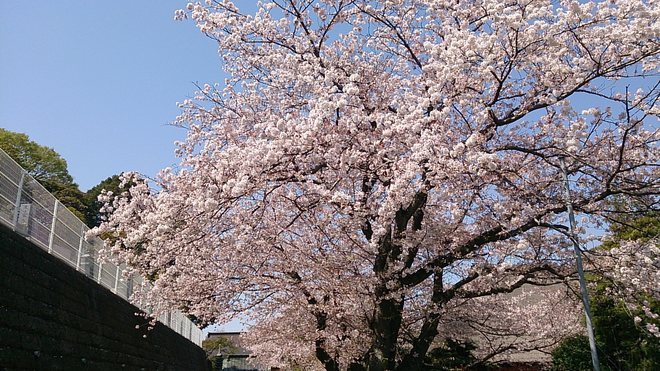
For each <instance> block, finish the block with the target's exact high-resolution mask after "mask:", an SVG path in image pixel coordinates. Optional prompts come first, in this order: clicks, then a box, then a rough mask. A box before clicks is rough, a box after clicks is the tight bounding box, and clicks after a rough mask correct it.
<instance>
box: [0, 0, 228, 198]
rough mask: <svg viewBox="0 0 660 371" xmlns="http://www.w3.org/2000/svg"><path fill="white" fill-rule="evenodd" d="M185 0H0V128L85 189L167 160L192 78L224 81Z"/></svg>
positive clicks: (147, 170)
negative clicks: (180, 18) (40, 151)
mask: <svg viewBox="0 0 660 371" xmlns="http://www.w3.org/2000/svg"><path fill="white" fill-rule="evenodd" d="M185 5H186V1H185V0H137V1H128V0H121V1H85V0H75V1H74V0H58V1H53V0H32V1H19V0H2V1H0V127H2V128H5V129H8V130H12V131H17V132H22V133H26V134H27V135H28V136H29V137H30V138H31V139H32V140H34V141H36V142H37V143H39V144H42V145H46V146H49V147H52V148H54V149H55V150H56V151H57V152H59V153H60V154H61V155H62V157H64V159H66V160H67V162H68V165H69V172H70V173H71V175H72V176H73V177H74V179H75V181H76V182H77V183H78V184H79V185H80V188H81V189H82V190H83V191H84V190H87V189H89V188H90V187H93V186H94V185H96V184H98V183H99V182H100V181H101V180H103V179H105V178H107V177H109V176H111V175H113V174H117V173H120V172H122V171H127V170H135V171H139V172H141V173H144V174H147V175H155V174H156V172H157V171H158V170H159V169H161V168H163V167H165V166H169V165H172V164H174V163H176V162H177V161H176V158H175V157H174V155H173V153H174V145H173V143H174V141H175V140H177V139H182V138H183V137H184V135H185V132H184V131H183V129H180V128H176V127H173V126H170V125H169V123H170V122H171V121H172V120H173V119H174V118H175V117H176V115H177V114H178V112H179V110H178V108H177V107H176V102H178V101H182V100H184V99H185V98H188V97H190V96H191V95H192V93H193V92H194V90H195V86H194V85H193V83H194V82H200V83H204V82H221V81H222V80H223V79H224V75H223V72H222V70H221V65H220V59H219V57H218V54H217V48H216V46H215V43H214V42H213V40H211V39H209V38H207V37H205V36H204V35H203V34H202V33H200V32H199V31H198V30H197V29H196V27H195V25H194V23H193V22H192V21H184V22H177V21H174V20H173V17H174V11H175V10H176V9H179V8H183V7H185Z"/></svg>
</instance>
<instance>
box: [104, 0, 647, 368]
mask: <svg viewBox="0 0 660 371" xmlns="http://www.w3.org/2000/svg"><path fill="white" fill-rule="evenodd" d="M241 4H242V3H241ZM238 6H239V4H238V3H237V4H233V3H231V2H230V1H226V0H222V1H208V2H206V3H205V4H200V3H194V4H189V5H188V6H187V7H186V9H184V10H181V11H178V12H177V13H176V17H177V18H180V19H183V18H190V19H192V20H193V21H194V22H195V23H196V24H197V26H198V27H199V29H200V30H201V31H202V32H204V33H205V34H206V35H207V36H209V37H211V38H213V39H215V40H217V42H218V47H219V53H220V56H221V57H222V60H223V66H224V68H225V70H226V72H227V74H228V76H229V77H228V78H227V79H226V80H225V81H223V82H222V83H219V84H212V85H211V84H207V85H202V86H200V91H198V92H197V93H196V95H195V97H194V98H193V99H190V100H186V101H184V102H182V103H181V104H180V107H181V109H182V113H181V115H180V116H179V117H178V118H177V120H176V124H177V125H180V126H182V127H185V128H187V130H188V137H187V139H186V140H185V141H183V142H181V143H178V146H177V153H178V154H179V156H180V158H181V164H180V166H179V167H178V168H176V169H166V170H163V171H162V172H161V173H160V175H159V176H158V179H157V180H156V184H154V185H153V187H152V189H150V188H149V186H148V184H147V183H144V182H137V184H138V185H137V186H136V187H134V188H133V189H132V190H131V191H130V194H131V198H130V199H117V200H115V201H114V203H113V205H111V206H112V207H113V208H114V212H113V213H112V215H111V216H110V218H109V220H108V221H107V222H106V223H104V224H103V225H102V226H101V227H100V228H99V229H97V231H96V232H97V233H99V234H103V235H104V236H106V237H108V236H112V238H108V239H107V244H108V245H109V246H108V247H109V248H110V249H112V251H115V252H116V253H117V256H118V257H119V258H121V259H123V260H126V261H128V262H129V263H130V264H131V265H132V266H134V267H135V268H136V269H137V270H138V271H140V272H141V273H142V274H143V275H144V276H146V277H148V278H149V279H151V280H153V283H154V290H153V291H152V293H151V297H150V298H149V300H150V301H151V303H152V304H153V305H154V307H158V306H162V307H165V306H169V307H176V308H181V309H183V310H185V311H188V312H189V313H191V314H192V315H195V316H197V317H198V318H201V319H204V320H208V321H224V320H228V319H230V318H233V317H234V316H237V315H241V316H243V318H247V319H248V322H249V323H251V324H252V327H251V329H250V332H249V333H248V335H247V340H249V341H250V342H251V344H252V346H253V349H254V350H255V352H256V354H257V355H260V356H263V357H266V358H268V359H267V362H271V364H274V365H275V364H282V365H286V364H298V365H301V366H302V367H303V368H305V369H315V368H320V369H326V370H339V369H349V368H350V369H351V370H364V369H369V370H395V369H398V370H404V369H405V370H411V369H421V368H422V366H423V365H422V363H423V362H424V355H425V354H427V352H428V351H429V349H431V348H433V347H434V341H437V339H443V338H445V337H454V338H465V337H472V338H477V337H479V334H482V335H483V334H486V333H490V332H489V331H491V329H489V328H492V330H496V333H497V334H499V335H500V337H499V340H497V341H495V340H493V341H492V342H490V343H489V342H481V343H480V345H481V347H480V350H479V352H480V354H481V355H482V356H483V357H491V356H493V354H496V353H499V352H507V351H511V350H516V349H518V350H521V349H547V347H550V346H552V345H553V344H555V343H556V340H557V339H558V338H559V337H562V336H565V335H566V334H567V333H569V332H571V331H575V329H576V328H577V327H578V324H579V318H578V317H577V315H578V314H576V311H575V306H574V303H573V302H572V301H571V300H568V299H567V298H566V296H565V295H561V293H562V292H563V291H562V290H559V291H553V292H545V291H544V290H539V291H538V292H539V294H538V295H537V296H536V298H535V299H533V300H531V299H529V300H527V299H524V298H523V297H521V296H518V295H517V294H516V293H513V294H510V293H511V292H512V291H514V290H516V289H518V288H522V287H525V288H527V287H531V286H548V285H552V284H555V283H558V282H565V281H566V280H569V281H570V280H571V279H572V277H574V261H573V253H572V250H571V248H570V246H571V245H570V243H569V241H568V239H567V237H566V235H567V227H566V225H567V223H566V220H565V218H564V217H565V215H564V213H565V211H566V200H565V199H564V198H563V195H564V192H563V189H562V182H561V179H562V178H561V171H560V166H559V162H560V159H561V158H564V159H565V161H566V163H567V166H568V171H569V173H570V174H569V178H570V181H571V187H572V188H573V189H572V197H573V200H571V201H572V203H573V206H574V208H575V210H576V212H577V213H579V214H580V216H581V217H584V218H586V222H587V223H588V224H590V225H601V223H604V222H606V221H607V219H608V216H609V213H610V212H611V211H612V210H611V207H610V205H611V204H610V202H609V201H610V199H611V198H613V197H616V198H617V199H618V200H635V204H636V205H640V204H641V205H654V202H655V201H654V200H655V197H657V192H658V185H659V184H658V179H660V172H659V171H658V167H657V160H658V152H657V141H658V139H660V135H659V134H660V133H659V132H658V121H657V114H658V76H657V72H658V71H657V67H658V51H659V48H660V43H659V36H660V26H659V23H658V17H659V16H660V6H659V4H658V2H657V1H655V0H649V1H646V0H644V1H642V0H625V1H605V2H600V3H592V2H585V3H582V2H578V1H550V0H547V1H545V0H525V1H517V0H511V1H501V0H468V1H442V0H426V1H425V0H391V1H380V2H375V1H367V0H352V1H349V0H344V1H340V0H323V1H297V0H289V1H287V0H281V1H264V2H263V3H260V4H259V5H257V6H256V9H251V10H250V11H243V10H241V9H240V8H239V7H238ZM154 189H155V190H154ZM649 207H651V206H649ZM626 279H627V278H626ZM630 282H632V281H630ZM541 293H543V294H541ZM530 300H531V301H530ZM549 309H552V310H549ZM512 339H513V340H515V344H509V343H507V342H509V341H513V340H512Z"/></svg>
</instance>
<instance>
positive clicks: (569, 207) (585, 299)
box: [559, 157, 600, 371]
mask: <svg viewBox="0 0 660 371" xmlns="http://www.w3.org/2000/svg"><path fill="white" fill-rule="evenodd" d="M559 165H560V166H561V173H562V175H563V178H564V191H565V194H566V211H568V221H569V227H568V228H569V233H570V236H571V240H572V241H573V250H575V261H576V264H577V271H578V278H579V280H580V292H581V293H582V304H583V305H584V314H585V315H586V317H587V335H588V336H589V347H590V348H591V362H592V363H593V365H594V371H600V363H599V362H598V352H597V350H596V339H595V338H594V329H593V324H592V322H591V308H590V306H589V293H588V292H587V282H586V281H585V279H584V269H583V268H582V252H581V251H580V244H579V243H578V238H577V234H576V233H575V229H576V227H577V224H576V223H575V215H574V214H573V203H572V201H571V188H570V184H569V182H568V173H567V171H566V163H565V162H564V158H563V157H560V158H559Z"/></svg>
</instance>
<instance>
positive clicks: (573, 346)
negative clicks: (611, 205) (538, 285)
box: [552, 214, 660, 371]
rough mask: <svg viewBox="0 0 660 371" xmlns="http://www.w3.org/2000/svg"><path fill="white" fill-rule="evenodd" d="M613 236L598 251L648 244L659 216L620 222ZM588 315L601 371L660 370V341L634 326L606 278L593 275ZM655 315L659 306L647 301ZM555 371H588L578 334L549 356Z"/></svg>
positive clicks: (584, 344) (584, 348)
mask: <svg viewBox="0 0 660 371" xmlns="http://www.w3.org/2000/svg"><path fill="white" fill-rule="evenodd" d="M611 231H612V232H613V237H614V238H612V239H611V240H608V241H606V242H604V243H603V244H602V245H601V247H600V248H601V249H604V250H610V249H613V248H615V247H618V246H619V243H620V241H625V240H641V241H644V242H646V241H649V240H651V239H652V238H656V237H657V236H658V235H659V234H660V216H659V215H658V214H648V215H645V216H642V217H639V218H637V219H633V220H628V221H621V223H619V224H617V225H615V226H613V227H611ZM588 280H589V281H590V282H591V283H592V287H593V289H592V290H591V298H590V299H591V312H592V316H593V322H594V330H595V337H596V344H597V347H598V351H599V358H600V362H601V368H602V369H603V370H644V371H646V370H649V371H650V370H660V342H658V339H657V338H655V337H654V336H653V335H651V334H649V333H648V332H646V331H644V329H642V328H640V327H639V326H638V325H636V324H635V321H634V320H633V317H634V316H644V314H643V313H632V312H631V310H630V308H628V307H627V306H626V305H625V304H624V303H623V302H622V301H621V300H619V299H617V298H615V297H613V296H611V295H609V294H608V292H609V291H610V289H611V286H612V283H611V282H609V281H608V280H607V279H606V278H605V277H603V276H600V275H596V274H592V275H590V276H589V277H588ZM647 301H648V302H649V303H650V305H651V307H653V308H654V312H657V310H655V309H657V308H658V307H659V306H660V303H658V301H657V300H653V299H652V298H647ZM552 356H553V367H554V369H555V370H565V371H580V370H591V368H592V366H591V355H590V351H589V342H588V340H587V338H586V337H585V336H582V335H578V336H575V337H571V338H568V339H566V340H564V341H563V342H562V343H561V344H560V346H559V347H557V348H556V349H555V351H554V352H553V353H552Z"/></svg>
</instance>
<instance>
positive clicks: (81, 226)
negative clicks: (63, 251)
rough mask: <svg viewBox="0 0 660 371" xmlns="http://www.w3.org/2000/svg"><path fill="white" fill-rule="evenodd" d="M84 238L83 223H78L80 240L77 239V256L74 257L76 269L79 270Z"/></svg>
mask: <svg viewBox="0 0 660 371" xmlns="http://www.w3.org/2000/svg"><path fill="white" fill-rule="evenodd" d="M84 240H85V223H82V224H80V240H79V241H78V257H77V258H76V270H77V271H80V259H81V257H82V249H83V241H84Z"/></svg>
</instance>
